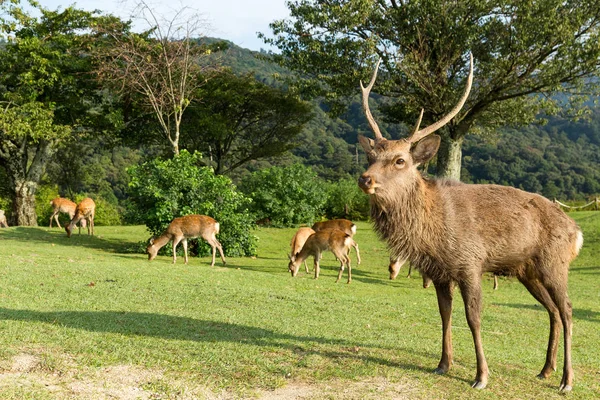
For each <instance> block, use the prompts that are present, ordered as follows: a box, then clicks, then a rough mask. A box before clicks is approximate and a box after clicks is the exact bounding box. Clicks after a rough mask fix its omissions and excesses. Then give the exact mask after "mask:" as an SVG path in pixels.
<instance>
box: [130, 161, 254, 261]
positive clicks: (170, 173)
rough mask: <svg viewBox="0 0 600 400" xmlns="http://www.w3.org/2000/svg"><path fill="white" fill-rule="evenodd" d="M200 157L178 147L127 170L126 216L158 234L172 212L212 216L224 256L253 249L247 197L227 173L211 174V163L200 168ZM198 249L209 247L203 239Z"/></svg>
mask: <svg viewBox="0 0 600 400" xmlns="http://www.w3.org/2000/svg"><path fill="white" fill-rule="evenodd" d="M199 165H201V156H200V154H198V153H195V154H190V153H189V152H188V151H186V150H181V151H180V153H179V155H178V156H175V157H174V158H173V159H170V160H166V161H162V160H158V159H154V160H151V161H148V162H145V163H143V164H142V165H139V166H134V167H131V168H130V169H129V173H130V174H131V182H130V184H129V187H130V192H129V195H130V198H129V200H130V207H129V214H130V219H132V220H133V221H136V222H138V223H139V222H141V223H144V224H146V226H147V227H148V230H149V231H150V232H151V233H152V234H153V235H160V234H161V233H162V232H163V231H164V230H165V229H166V227H167V225H168V224H169V223H170V222H171V221H172V220H173V219H174V218H176V217H180V216H183V215H188V214H203V215H208V216H210V217H213V218H214V219H216V220H217V221H218V222H219V224H220V226H221V229H220V234H219V237H218V239H219V241H220V242H221V244H222V245H223V250H224V252H225V253H226V254H227V255H228V256H232V257H235V256H251V255H254V254H255V253H256V237H255V236H254V235H252V233H251V230H252V228H253V227H254V219H253V216H252V215H251V214H250V212H249V211H248V207H249V202H250V200H249V199H248V198H246V197H245V196H244V195H243V194H241V193H240V192H238V191H237V190H236V188H235V186H234V185H233V184H232V183H231V180H230V179H229V178H227V177H226V176H222V175H215V174H214V172H213V170H212V168H210V167H200V166H199ZM200 246H201V252H202V253H203V254H209V251H210V247H208V245H206V244H205V243H201V244H200Z"/></svg>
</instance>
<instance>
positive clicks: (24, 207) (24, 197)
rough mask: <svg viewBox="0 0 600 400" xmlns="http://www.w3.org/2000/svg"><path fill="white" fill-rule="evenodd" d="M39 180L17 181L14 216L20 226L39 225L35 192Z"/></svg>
mask: <svg viewBox="0 0 600 400" xmlns="http://www.w3.org/2000/svg"><path fill="white" fill-rule="evenodd" d="M37 187H38V184H37V182H31V181H19V182H16V187H15V197H14V199H13V216H14V218H15V221H16V224H17V225H19V226H37V225H38V224H37V214H36V213H35V193H36V191H37Z"/></svg>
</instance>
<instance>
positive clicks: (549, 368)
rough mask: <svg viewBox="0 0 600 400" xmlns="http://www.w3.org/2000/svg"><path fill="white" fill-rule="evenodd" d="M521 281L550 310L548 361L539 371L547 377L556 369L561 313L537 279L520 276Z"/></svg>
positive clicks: (541, 376)
mask: <svg viewBox="0 0 600 400" xmlns="http://www.w3.org/2000/svg"><path fill="white" fill-rule="evenodd" d="M519 281H521V283H522V284H523V286H525V288H527V290H528V291H529V293H531V295H532V296H533V297H534V298H535V299H536V300H537V301H539V302H540V303H541V304H542V305H543V306H544V308H546V310H547V311H548V315H549V316H550V337H549V338H548V350H547V351H546V363H545V364H544V367H543V368H542V372H540V373H539V375H538V378H540V379H545V378H547V377H549V376H550V374H551V373H552V372H553V371H556V353H557V352H558V337H559V335H560V325H561V321H560V313H559V312H558V308H557V307H556V304H554V301H553V300H552V297H550V294H549V293H548V290H546V288H545V287H544V286H543V285H542V283H541V282H540V281H539V280H537V279H527V277H520V278H519Z"/></svg>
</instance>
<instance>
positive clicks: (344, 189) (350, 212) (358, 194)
mask: <svg viewBox="0 0 600 400" xmlns="http://www.w3.org/2000/svg"><path fill="white" fill-rule="evenodd" d="M325 187H326V191H327V202H326V203H325V207H324V208H325V215H326V216H327V218H329V219H331V218H346V219H350V220H363V221H364V220H367V219H368V218H369V196H367V195H366V194H364V193H363V192H362V190H360V188H359V187H358V184H357V183H356V179H352V178H347V179H342V180H339V181H337V182H329V183H327V185H326V186H325Z"/></svg>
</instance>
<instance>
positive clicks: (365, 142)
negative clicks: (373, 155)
mask: <svg viewBox="0 0 600 400" xmlns="http://www.w3.org/2000/svg"><path fill="white" fill-rule="evenodd" d="M358 141H359V143H360V145H361V146H362V148H363V149H364V150H365V153H367V154H369V153H370V152H372V151H373V149H374V148H375V141H374V140H373V139H369V138H368V137H366V136H363V135H358Z"/></svg>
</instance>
